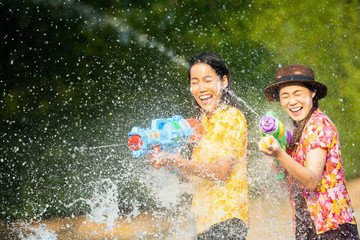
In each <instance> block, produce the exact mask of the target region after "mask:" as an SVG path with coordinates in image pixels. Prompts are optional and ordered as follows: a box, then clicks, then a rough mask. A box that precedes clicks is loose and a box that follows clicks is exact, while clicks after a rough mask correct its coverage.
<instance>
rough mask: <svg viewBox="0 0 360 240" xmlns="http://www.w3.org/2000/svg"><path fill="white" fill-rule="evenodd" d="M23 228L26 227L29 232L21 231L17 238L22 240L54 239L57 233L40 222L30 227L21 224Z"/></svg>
mask: <svg viewBox="0 0 360 240" xmlns="http://www.w3.org/2000/svg"><path fill="white" fill-rule="evenodd" d="M22 227H23V228H26V229H27V231H30V232H31V233H30V234H26V233H23V232H21V233H20V234H19V238H20V239H23V240H56V239H57V234H56V233H55V232H54V231H52V230H49V229H47V228H46V225H45V224H40V226H39V227H31V226H26V225H23V226H22Z"/></svg>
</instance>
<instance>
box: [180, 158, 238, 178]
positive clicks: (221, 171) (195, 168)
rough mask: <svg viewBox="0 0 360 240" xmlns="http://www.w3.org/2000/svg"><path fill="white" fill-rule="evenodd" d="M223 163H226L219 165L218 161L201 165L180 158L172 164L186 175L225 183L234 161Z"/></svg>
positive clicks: (229, 160)
mask: <svg viewBox="0 0 360 240" xmlns="http://www.w3.org/2000/svg"><path fill="white" fill-rule="evenodd" d="M224 161H226V162H225V164H221V163H220V162H219V161H218V160H217V161H215V162H214V163H202V162H196V161H189V160H187V159H185V158H182V157H180V158H177V160H176V161H175V162H174V166H175V167H177V168H179V169H180V171H181V172H183V173H185V174H186V175H194V176H197V177H200V178H204V179H207V180H211V181H225V180H226V179H227V178H228V176H229V175H230V172H231V169H232V166H233V162H235V161H234V160H233V159H228V160H224Z"/></svg>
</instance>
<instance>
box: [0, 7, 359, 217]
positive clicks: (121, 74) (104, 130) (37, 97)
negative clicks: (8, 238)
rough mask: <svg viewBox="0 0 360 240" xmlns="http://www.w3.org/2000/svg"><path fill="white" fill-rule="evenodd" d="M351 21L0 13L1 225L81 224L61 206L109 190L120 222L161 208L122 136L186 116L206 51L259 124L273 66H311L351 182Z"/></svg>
mask: <svg viewBox="0 0 360 240" xmlns="http://www.w3.org/2000/svg"><path fill="white" fill-rule="evenodd" d="M359 10H360V3H359V1H335V0H331V1H315V2H314V1H302V2H294V1H290V0H281V1H277V2H274V1H265V0H257V1H250V0H243V1H221V0H218V1H215V2H211V3H210V2H208V3H205V2H199V1H193V0H184V1H176V0H172V1H165V0H157V1H126V0H123V1H120V0H106V1H91V0H88V1H80V0H69V1H65V0H64V1H54V0H32V1H31V0H4V1H1V2H0V12H1V13H2V14H1V25H0V30H1V33H2V37H1V40H0V41H1V44H2V47H1V48H0V51H1V52H0V53H1V56H2V58H1V60H0V61H1V64H0V83H1V86H2V88H1V90H2V92H1V98H0V103H1V111H0V121H1V126H0V128H1V145H0V150H1V152H2V155H1V157H0V164H1V170H0V184H1V187H0V194H1V195H0V218H1V219H7V220H11V219H16V218H25V217H28V216H33V215H36V214H44V215H50V216H54V215H66V214H73V213H75V214H76V213H82V212H86V211H87V208H86V206H83V205H81V206H80V205H76V204H75V205H74V206H73V207H70V208H67V207H64V205H63V204H61V203H66V204H68V203H71V202H72V201H74V200H76V199H78V198H80V197H90V196H91V189H92V188H93V183H94V182H96V181H97V180H99V179H103V178H109V177H111V178H113V179H114V180H115V181H117V182H118V183H119V196H120V199H119V207H120V208H121V209H122V211H124V212H125V211H129V210H131V208H132V206H131V205H130V204H129V202H131V201H133V200H134V199H135V200H136V201H138V202H139V205H140V207H144V208H149V207H156V206H157V205H156V203H155V202H154V201H153V199H152V198H151V197H150V196H149V195H148V192H147V191H148V190H147V189H146V187H145V186H143V185H141V184H139V181H138V180H139V177H140V176H141V172H142V171H143V169H144V168H146V166H145V165H146V164H145V163H144V162H143V161H139V160H138V159H133V158H132V157H131V156H130V153H129V151H128V149H127V147H126V141H127V133H128V132H129V131H130V129H131V127H132V126H141V127H146V126H148V125H149V122H150V119H153V118H159V117H169V116H172V115H175V114H180V115H184V116H185V117H188V116H192V115H193V112H192V99H191V96H190V93H189V89H188V88H189V86H188V81H187V68H186V63H187V61H188V60H189V59H190V58H191V57H192V56H193V55H194V54H197V53H199V52H201V51H213V52H215V53H217V54H219V55H220V56H222V57H223V58H224V59H225V61H226V62H227V64H228V66H229V68H230V70H231V73H232V75H233V79H234V87H235V90H236V92H237V94H238V96H239V97H241V98H242V99H244V100H245V101H246V102H247V104H249V105H250V106H251V107H252V108H253V110H255V111H256V112H257V113H258V114H263V113H264V112H265V111H266V110H267V109H268V108H273V109H279V107H280V106H279V105H277V104H276V103H271V104H270V103H267V102H265V99H264V97H263V92H262V91H263V89H264V87H266V86H267V85H268V84H270V83H271V82H272V81H273V76H274V74H275V71H276V69H277V68H278V67H279V66H282V65H286V64H295V63H297V64H305V65H309V66H311V67H312V68H313V69H314V71H315V74H316V77H317V80H318V81H320V82H323V83H325V84H326V85H327V86H328V89H329V93H328V96H327V97H326V98H325V100H322V101H321V102H320V106H321V108H322V109H323V110H324V111H325V112H326V114H328V115H329V116H330V118H331V119H332V120H333V121H334V123H335V125H336V126H337V128H338V130H339V132H340V139H341V143H342V150H343V151H342V153H343V159H344V164H345V168H346V176H347V177H348V178H349V179H351V178H354V177H357V176H359V175H360V162H359V161H357V156H358V155H359V154H360V153H359V151H360V150H359V149H360V148H359V142H360V132H359V131H360V130H358V129H360V128H359V124H360V115H359V114H357V113H358V112H359V111H358V110H359V108H360V104H359V101H360V100H359V92H360V91H359V90H360V89H359V84H360V81H359V74H360V72H359V71H360V62H359V47H358V46H357V43H358V42H359V40H360V29H359V28H360V19H359V17H360V11H359ZM244 110H245V111H246V112H247V113H248V117H249V121H250V127H251V128H250V129H251V131H252V132H257V129H256V124H257V122H256V121H257V120H258V119H257V116H256V115H254V114H253V113H252V112H251V111H250V110H249V109H248V108H247V107H244ZM256 137H257V135H256V133H255V134H252V133H251V134H250V141H249V148H250V149H252V151H250V154H249V159H250V160H251V161H256V157H257V156H258V155H257V154H255V152H256V142H257V139H256ZM113 144H117V146H114V147H111V148H100V147H101V146H105V145H113ZM91 147H99V148H91ZM251 153H252V154H253V156H254V157H253V156H251ZM250 165H251V162H250ZM124 176H126V177H124ZM44 209H46V213H42V212H43V211H44Z"/></svg>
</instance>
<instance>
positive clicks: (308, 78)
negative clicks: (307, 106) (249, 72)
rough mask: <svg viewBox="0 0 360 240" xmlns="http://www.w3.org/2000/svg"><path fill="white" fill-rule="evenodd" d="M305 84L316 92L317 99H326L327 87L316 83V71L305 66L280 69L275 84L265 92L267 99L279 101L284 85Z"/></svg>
mask: <svg viewBox="0 0 360 240" xmlns="http://www.w3.org/2000/svg"><path fill="white" fill-rule="evenodd" d="M285 84H287V85H289V84H290V85H292V84H294V85H296V84H305V86H307V87H309V88H311V89H314V90H315V91H316V95H315V98H317V99H321V98H324V97H325V96H326V94H327V87H326V86H325V85H324V84H322V83H319V82H316V81H315V74H314V71H313V70H312V69H311V68H309V67H307V66H304V65H288V66H285V67H282V68H280V69H279V70H278V71H277V72H276V75H275V83H273V84H271V85H270V86H267V87H266V88H265V90H264V94H265V97H266V98H267V100H268V101H269V102H271V101H279V91H280V87H281V86H282V85H285Z"/></svg>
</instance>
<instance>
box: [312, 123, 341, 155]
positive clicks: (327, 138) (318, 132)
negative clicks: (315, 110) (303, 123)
mask: <svg viewBox="0 0 360 240" xmlns="http://www.w3.org/2000/svg"><path fill="white" fill-rule="evenodd" d="M334 136H335V130H334V128H333V127H332V126H331V125H330V124H329V123H328V122H327V121H326V120H325V119H323V118H315V119H314V120H313V121H311V122H310V123H309V126H308V128H307V130H306V138H305V141H306V142H307V143H308V146H307V147H306V149H307V152H309V151H310V150H313V149H316V148H324V149H330V148H331V142H332V140H333V138H334Z"/></svg>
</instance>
